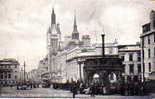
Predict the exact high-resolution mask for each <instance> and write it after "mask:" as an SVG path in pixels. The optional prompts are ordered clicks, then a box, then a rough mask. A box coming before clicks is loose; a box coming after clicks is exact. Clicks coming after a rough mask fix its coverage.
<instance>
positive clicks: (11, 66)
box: [0, 58, 19, 86]
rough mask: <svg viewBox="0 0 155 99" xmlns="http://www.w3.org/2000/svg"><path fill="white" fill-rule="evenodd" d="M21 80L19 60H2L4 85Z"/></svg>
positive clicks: (0, 62) (1, 81) (2, 81)
mask: <svg viewBox="0 0 155 99" xmlns="http://www.w3.org/2000/svg"><path fill="white" fill-rule="evenodd" d="M18 81H19V62H18V61H17V60H15V59H12V58H9V59H1V60H0V83H1V85H2V86H8V85H14V84H16V83H17V82H18Z"/></svg>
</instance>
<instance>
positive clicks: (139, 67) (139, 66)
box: [138, 64, 141, 73]
mask: <svg viewBox="0 0 155 99" xmlns="http://www.w3.org/2000/svg"><path fill="white" fill-rule="evenodd" d="M138 73H141V64H138Z"/></svg>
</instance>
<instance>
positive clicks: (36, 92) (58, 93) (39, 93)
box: [0, 87, 151, 99]
mask: <svg viewBox="0 0 155 99" xmlns="http://www.w3.org/2000/svg"><path fill="white" fill-rule="evenodd" d="M0 97H1V98H3V97H7V98H10V97H18V98H19V97H22V98H23V97H63V98H64V97H67V98H72V93H71V92H70V91H66V90H55V89H53V88H34V89H32V90H16V88H10V87H5V88H2V89H1V94H0ZM76 97H78V98H93V97H90V95H83V94H78V95H76ZM95 98H102V99H151V98H149V97H147V96H145V97H140V96H136V97H135V96H128V97H126V96H119V95H108V96H103V95H96V96H95Z"/></svg>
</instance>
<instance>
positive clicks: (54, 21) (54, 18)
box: [51, 8, 56, 25]
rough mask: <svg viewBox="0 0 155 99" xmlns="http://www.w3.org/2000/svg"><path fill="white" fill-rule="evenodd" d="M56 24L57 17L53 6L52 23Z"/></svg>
mask: <svg viewBox="0 0 155 99" xmlns="http://www.w3.org/2000/svg"><path fill="white" fill-rule="evenodd" d="M52 24H56V17H55V13H54V8H52V15H51V25H52Z"/></svg>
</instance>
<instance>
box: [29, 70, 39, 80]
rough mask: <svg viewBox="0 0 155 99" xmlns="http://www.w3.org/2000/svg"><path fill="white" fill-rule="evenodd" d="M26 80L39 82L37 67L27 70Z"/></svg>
mask: <svg viewBox="0 0 155 99" xmlns="http://www.w3.org/2000/svg"><path fill="white" fill-rule="evenodd" d="M28 80H29V81H30V82H40V78H39V76H38V70H37V69H33V70H31V71H30V72H28Z"/></svg>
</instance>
